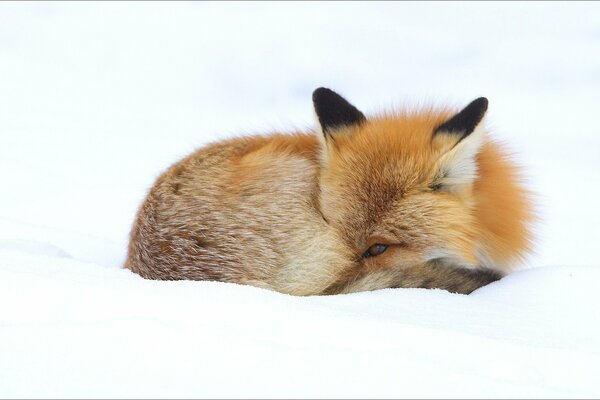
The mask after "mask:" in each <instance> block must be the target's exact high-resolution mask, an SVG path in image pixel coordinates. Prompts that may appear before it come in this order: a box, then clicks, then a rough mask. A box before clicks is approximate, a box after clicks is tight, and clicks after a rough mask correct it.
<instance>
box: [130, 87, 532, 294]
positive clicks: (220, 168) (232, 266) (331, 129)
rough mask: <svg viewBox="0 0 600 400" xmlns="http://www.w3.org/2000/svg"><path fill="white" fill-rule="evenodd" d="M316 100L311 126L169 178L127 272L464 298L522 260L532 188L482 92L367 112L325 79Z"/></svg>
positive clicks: (133, 244)
mask: <svg viewBox="0 0 600 400" xmlns="http://www.w3.org/2000/svg"><path fill="white" fill-rule="evenodd" d="M312 102H313V107H314V112H315V114H316V122H317V123H316V127H315V128H314V129H309V130H305V131H302V130H298V131H291V132H274V133H271V134H263V135H260V134H257V135H250V136H241V137H234V138H230V139H226V140H222V141H217V142H214V143H211V144H208V145H205V146H204V147H202V148H200V149H198V150H196V151H195V152H193V153H192V154H190V155H189V156H187V157H185V158H184V159H182V160H181V161H179V162H177V163H175V164H174V165H172V166H171V167H169V168H168V169H167V170H166V171H165V172H164V173H162V175H160V176H159V177H158V178H157V179H156V182H155V183H154V185H153V187H152V188H151V189H150V190H149V192H148V193H147V196H146V198H145V199H144V201H143V202H142V204H141V206H140V208H139V210H138V212H137V215H136V217H135V221H134V223H133V226H132V229H131V232H130V238H129V246H128V250H127V256H126V261H125V267H126V268H128V269H129V270H131V271H132V272H134V273H137V274H139V275H141V276H142V277H144V278H147V279H155V280H208V281H220V282H229V283H236V284H243V285H251V286H255V287H259V288H263V289H269V290H273V291H277V292H281V293H285V294H290V295H297V296H311V295H332V294H345V293H353V292H359V291H372V290H378V289H385V288H430V289H442V290H447V291H449V292H454V293H462V294H469V293H471V292H473V291H474V290H476V289H478V288H480V287H482V286H485V285H487V284H489V283H491V282H494V281H497V280H499V279H501V278H502V277H503V276H505V275H507V274H508V273H510V272H511V271H513V270H514V269H515V268H516V267H517V266H519V265H520V264H521V263H523V261H524V259H525V256H526V255H527V254H528V253H529V252H530V250H531V243H532V233H531V227H530V225H531V222H532V220H533V217H534V215H533V211H532V201H531V196H530V192H529V191H528V190H527V189H526V188H525V187H524V184H523V178H522V173H521V169H520V167H519V166H518V165H517V164H516V163H515V162H514V161H513V160H512V157H511V154H509V152H507V151H506V150H505V149H504V145H502V144H501V143H500V142H497V141H495V140H493V139H492V138H491V137H490V135H489V132H488V129H487V128H486V124H485V121H484V120H485V115H486V112H487V109H488V100H487V99H486V98H485V97H480V98H477V99H476V100H474V101H472V102H471V103H469V104H468V105H467V106H466V107H464V108H463V109H462V110H455V109H452V108H451V107H433V106H431V107H424V108H422V109H401V110H395V111H385V112H382V113H379V114H376V115H372V116H369V118H367V117H366V116H365V115H364V114H363V113H362V112H361V111H359V110H358V109H357V108H356V107H355V106H354V105H352V104H351V103H350V102H348V101H347V100H346V99H345V98H344V97H342V96H341V95H339V94H338V93H336V92H334V91H333V90H331V89H328V88H324V87H320V88H318V89H316V90H315V91H314V92H313V94H312Z"/></svg>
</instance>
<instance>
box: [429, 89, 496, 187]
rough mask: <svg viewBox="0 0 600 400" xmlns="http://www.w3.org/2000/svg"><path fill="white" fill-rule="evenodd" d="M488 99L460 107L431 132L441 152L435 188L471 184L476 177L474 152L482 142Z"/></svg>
mask: <svg viewBox="0 0 600 400" xmlns="http://www.w3.org/2000/svg"><path fill="white" fill-rule="evenodd" d="M487 107H488V100H487V99H486V98H485V97H480V98H478V99H476V100H473V101H472V102H471V103H470V104H469V105H468V106H466V107H465V108H464V109H463V110H462V111H460V112H459V113H458V114H456V115H455V116H454V117H452V118H450V119H449V120H448V121H446V122H444V123H443V124H441V125H440V126H438V127H437V128H436V129H435V130H434V132H433V145H434V147H435V148H436V149H438V150H439V151H440V153H441V157H440V158H439V160H438V162H437V166H436V169H437V176H436V179H435V181H434V182H433V183H432V187H434V188H436V189H447V190H454V189H459V188H460V187H461V186H462V185H465V184H471V183H473V181H474V180H475V178H477V160H476V157H477V154H478V153H479V150H480V148H481V145H482V144H483V143H484V136H485V131H484V128H483V125H484V124H483V120H484V116H485V112H486V111H487Z"/></svg>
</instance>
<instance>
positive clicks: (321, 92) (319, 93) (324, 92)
mask: <svg viewBox="0 0 600 400" xmlns="http://www.w3.org/2000/svg"><path fill="white" fill-rule="evenodd" d="M336 95H337V94H336V93H335V92H334V91H333V90H331V89H328V88H326V87H320V88H317V89H315V91H314V92H313V94H312V99H313V102H317V101H319V100H321V99H324V98H327V97H332V96H336Z"/></svg>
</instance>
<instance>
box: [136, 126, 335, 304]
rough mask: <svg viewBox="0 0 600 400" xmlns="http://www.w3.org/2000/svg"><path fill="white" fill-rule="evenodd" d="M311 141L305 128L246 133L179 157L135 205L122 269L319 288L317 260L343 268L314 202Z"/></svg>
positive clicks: (297, 290) (324, 282)
mask: <svg viewBox="0 0 600 400" xmlns="http://www.w3.org/2000/svg"><path fill="white" fill-rule="evenodd" d="M317 148H318V141H317V139H316V138H315V136H314V135H310V134H278V135H271V136H254V137H246V138H239V139H232V140H228V141H224V142H221V143H216V144H212V145H209V146H207V147H205V148H202V149H200V150H198V151H196V152H195V153H193V154H191V155H190V156H188V157H187V158H185V159H183V160H181V161H180V162H178V163H177V164H175V165H173V166H172V167H170V168H169V169H168V170H167V171H166V172H165V173H163V174H162V175H161V176H160V177H159V178H158V179H157V181H156V183H155V184H154V186H153V187H152V189H151V190H150V192H149V194H148V196H147V198H146V199H145V201H144V203H143V204H142V206H141V208H140V211H139V212H138V216H137V219H136V222H135V225H134V227H133V229H132V234H131V241H130V246H129V252H128V257H127V262H126V266H127V267H128V268H130V269H131V270H132V271H134V272H137V273H139V274H140V275H142V276H144V277H146V278H151V279H172V280H179V279H190V280H219V281H228V282H237V283H250V284H253V285H255V286H264V287H269V288H271V289H276V290H280V291H284V292H288V293H294V294H308V293H309V292H310V293H313V292H314V291H315V290H319V289H320V290H323V289H324V288H325V287H327V286H328V285H329V284H330V283H331V282H328V279H327V278H326V276H327V271H326V269H324V268H323V265H325V264H327V263H331V264H332V265H333V264H335V265H334V266H333V267H332V269H336V267H337V268H343V265H341V264H343V262H342V261H341V259H342V258H343V254H344V246H343V243H341V242H339V240H338V239H337V238H336V235H335V234H334V232H333V231H332V230H331V229H330V228H329V227H328V226H327V224H326V223H325V221H324V220H323V217H322V215H320V213H319V212H318V209H319V207H318V206H317V205H316V202H318V191H319V188H318V184H317V182H318V178H317V174H318V172H319V171H318V163H319V162H318V153H317ZM315 270H319V272H318V273H317V272H316V271H315ZM330 274H332V276H333V275H334V274H335V272H334V271H331V272H330ZM317 275H318V277H319V280H320V282H315V279H314V277H315V276H317ZM322 276H325V278H324V279H321V277H322Z"/></svg>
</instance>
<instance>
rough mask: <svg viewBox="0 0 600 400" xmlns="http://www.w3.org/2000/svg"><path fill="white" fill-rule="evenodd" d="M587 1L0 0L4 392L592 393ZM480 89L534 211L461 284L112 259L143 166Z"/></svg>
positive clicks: (594, 270) (598, 65)
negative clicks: (386, 282) (519, 247)
mask: <svg viewBox="0 0 600 400" xmlns="http://www.w3.org/2000/svg"><path fill="white" fill-rule="evenodd" d="M599 77H600V4H598V3H593V2H582V3H567V2H548V3H509V2H507V3H476V2H473V3H471V2H461V3H429V2H425V3H403V2H402V3H387V2H386V3H379V2H375V3H358V2H347V3H336V2H333V3H312V2H298V3H294V2H291V3H288V2H285V3H250V4H247V3H194V2H181V3H161V2H150V3H93V2H90V3H70V2H66V3H56V2H53V3H41V2H40V3H38V2H36V3H1V4H0V182H1V183H2V196H0V303H1V304H3V306H2V307H0V397H278V396H284V397H413V396H415V397H478V396H484V397H598V396H600V379H598V376H599V373H600V315H599V314H600V312H599V311H598V309H599V308H598V304H600V291H598V290H597V283H598V282H599V281H600V268H599V266H598V263H597V262H596V260H595V257H594V255H595V252H596V249H597V246H598V244H597V243H598V234H597V232H598V228H597V227H598V226H600V213H599V212H598V211H597V205H596V203H597V198H598V195H600V190H599V189H598V187H597V185H595V183H596V182H598V171H599V170H600V169H599V167H600V161H599V157H598V156H599V155H600V154H599V153H598V151H599V150H598V149H600V135H598V133H599V132H598V124H597V123H596V121H595V115H596V112H597V110H596V109H597V107H598V104H600V101H599V100H600V99H599V93H600V79H599ZM319 86H328V87H331V88H333V89H335V90H337V91H339V92H340V93H342V94H343V95H344V96H346V97H347V98H348V99H349V100H350V101H352V102H353V103H354V104H355V105H357V106H358V107H359V108H360V109H361V110H363V111H364V112H365V113H366V114H367V115H368V114H369V113H372V112H376V111H378V110H381V109H382V108H390V107H395V106H397V107H400V106H414V105H418V104H428V103H432V102H433V103H436V104H455V105H457V106H461V105H465V104H466V103H468V102H469V101H470V100H472V99H474V98H476V97H478V96H482V95H484V96H486V97H488V98H489V100H490V109H489V112H488V118H487V119H488V122H489V123H490V126H491V127H492V129H493V134H494V137H496V138H498V139H500V140H503V141H505V142H507V143H508V144H509V145H510V148H511V149H513V150H514V151H515V153H516V157H517V159H518V160H519V162H520V163H521V164H523V165H524V166H525V168H526V172H527V177H528V184H529V186H530V187H531V188H532V189H533V190H534V191H535V193H536V198H537V204H538V214H539V217H540V222H539V224H538V225H537V229H536V231H537V236H538V240H537V243H536V252H535V254H533V255H532V256H531V257H530V258H529V260H528V262H527V264H526V265H524V266H523V269H522V270H521V271H519V272H516V273H514V274H511V275H509V276H508V277H506V278H504V279H502V280H500V281H498V282H495V283H493V284H491V285H488V286H486V287H484V288H481V289H479V290H477V291H476V292H474V293H473V294H471V295H469V296H463V295H457V294H450V293H447V292H444V291H440V290H423V289H402V290H399V289H396V290H391V289H389V290H381V291H375V292H367V293H356V294H351V295H343V296H329V297H310V298H298V297H291V296H287V295H283V294H279V293H274V292H269V291H265V290H261V289H257V288H252V287H245V286H239V285H232V284H223V283H217V282H154V281H146V280H143V279H141V278H140V277H138V276H137V275H134V274H132V273H130V272H129V271H127V270H124V269H122V268H121V265H122V262H123V259H124V256H125V251H126V244H127V235H128V231H129V228H130V226H131V223H132V221H133V217H134V214H135V211H136V209H137V207H138V205H139V203H140V201H141V200H142V199H143V197H144V195H145V193H146V191H147V190H148V188H149V187H150V186H151V185H152V183H153V181H154V179H155V178H156V176H157V175H158V174H159V173H160V172H161V171H162V170H164V169H165V168H166V167H167V166H168V165H169V164H170V163H172V162H174V161H176V160H178V159H179V158H180V157H182V156H184V155H186V154H188V153H189V152H191V151H192V150H193V149H195V148H197V147H199V146H201V145H203V144H205V143H208V142H212V141H215V140H219V139H222V138H225V137H230V136H232V135H241V134H246V133H252V132H267V131H272V130H290V129H293V128H296V127H297V128H306V127H309V126H311V125H312V124H313V120H312V118H313V114H312V109H311V101H310V94H311V92H312V90H314V89H315V88H316V87H319Z"/></svg>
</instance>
